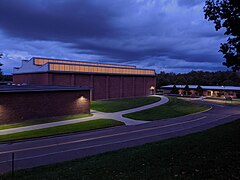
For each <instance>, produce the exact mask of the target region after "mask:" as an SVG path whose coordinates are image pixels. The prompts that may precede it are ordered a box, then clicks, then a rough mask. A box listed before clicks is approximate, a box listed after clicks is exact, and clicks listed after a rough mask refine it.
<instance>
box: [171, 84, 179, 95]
mask: <svg viewBox="0 0 240 180" xmlns="http://www.w3.org/2000/svg"><path fill="white" fill-rule="evenodd" d="M171 94H179V91H178V88H177V86H176V85H174V86H173V87H172V90H171Z"/></svg>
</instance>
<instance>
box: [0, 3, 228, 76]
mask: <svg viewBox="0 0 240 180" xmlns="http://www.w3.org/2000/svg"><path fill="white" fill-rule="evenodd" d="M203 6H204V0H0V40H1V41H0V52H1V53H4V58H3V59H2V60H1V61H2V63H3V64H4V66H3V68H2V69H3V71H4V73H11V72H12V68H13V66H19V65H21V60H22V59H30V58H31V57H32V56H42V57H50V58H63V59H76V60H84V61H86V60H88V61H97V62H110V63H125V64H134V65H137V66H138V67H142V68H144V67H146V68H154V69H156V70H157V72H159V71H166V72H188V71H191V70H206V71H216V70H226V68H225V67H224V66H222V62H223V61H224V60H223V59H222V54H221V53H219V52H218V49H219V44H220V43H221V42H223V41H225V37H224V36H223V32H216V31H215V29H214V25H213V24H212V22H208V21H206V20H205V19H204V14H203Z"/></svg>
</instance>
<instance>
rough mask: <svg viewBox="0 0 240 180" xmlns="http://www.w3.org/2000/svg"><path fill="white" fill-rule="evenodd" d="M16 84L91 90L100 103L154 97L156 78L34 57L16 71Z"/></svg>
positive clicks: (146, 72) (147, 72)
mask: <svg viewBox="0 0 240 180" xmlns="http://www.w3.org/2000/svg"><path fill="white" fill-rule="evenodd" d="M13 83H15V84H31V85H61V86H81V87H91V88H92V89H93V90H92V93H91V94H92V95H91V96H92V97H91V98H92V99H93V100H97V99H111V98H125V97H137V96H147V95H150V94H154V93H155V87H156V74H155V71H154V70H151V69H139V68H137V67H136V66H128V65H119V64H102V63H92V62H84V61H70V60H59V59H49V58H37V57H33V58H32V59H30V60H24V61H22V66H21V67H19V68H14V72H13Z"/></svg>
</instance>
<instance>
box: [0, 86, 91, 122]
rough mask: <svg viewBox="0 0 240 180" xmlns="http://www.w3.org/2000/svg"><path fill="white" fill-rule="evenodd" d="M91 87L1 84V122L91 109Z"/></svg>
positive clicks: (78, 112)
mask: <svg viewBox="0 0 240 180" xmlns="http://www.w3.org/2000/svg"><path fill="white" fill-rule="evenodd" d="M89 99H90V89H89V88H82V87H81V88H80V87H66V86H28V85H21V86H12V85H10V86H1V87H0V124H6V123H14V122H21V121H23V120H29V119H30V120H33V119H36V120H41V118H45V117H54V116H64V115H74V114H85V113H90V100H89Z"/></svg>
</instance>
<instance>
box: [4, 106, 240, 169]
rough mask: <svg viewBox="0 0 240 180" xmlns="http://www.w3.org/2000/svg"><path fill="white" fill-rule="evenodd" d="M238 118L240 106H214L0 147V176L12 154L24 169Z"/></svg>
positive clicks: (153, 139)
mask: <svg viewBox="0 0 240 180" xmlns="http://www.w3.org/2000/svg"><path fill="white" fill-rule="evenodd" d="M201 103H203V102H201ZM239 118H240V107H239V106H224V105H217V104H214V105H213V108H212V109H211V110H209V111H206V112H202V113H197V114H193V115H187V116H183V117H178V118H172V119H167V120H159V121H153V122H150V123H144V124H139V125H135V126H119V127H113V128H107V129H102V130H96V131H90V132H85V133H74V134H69V135H64V136H55V137H47V138H41V139H33V140H25V141H18V142H15V143H8V144H0V173H4V172H8V171H10V170H11V155H12V152H14V154H15V169H25V168H31V167H36V166H41V165H46V164H52V163H57V162H63V161H67V160H72V159H76V158H81V157H86V156H91V155H95V154H99V153H103V152H109V151H114V150H118V149H122V148H127V147H134V146H138V145H141V144H145V143H149V142H155V141H159V140H163V139H168V138H172V137H178V136H183V135H187V134H191V133H194V132H199V131H203V130H205V129H209V128H212V127H215V126H218V125H221V124H224V123H227V122H231V121H233V120H236V119H239Z"/></svg>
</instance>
